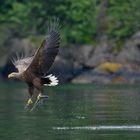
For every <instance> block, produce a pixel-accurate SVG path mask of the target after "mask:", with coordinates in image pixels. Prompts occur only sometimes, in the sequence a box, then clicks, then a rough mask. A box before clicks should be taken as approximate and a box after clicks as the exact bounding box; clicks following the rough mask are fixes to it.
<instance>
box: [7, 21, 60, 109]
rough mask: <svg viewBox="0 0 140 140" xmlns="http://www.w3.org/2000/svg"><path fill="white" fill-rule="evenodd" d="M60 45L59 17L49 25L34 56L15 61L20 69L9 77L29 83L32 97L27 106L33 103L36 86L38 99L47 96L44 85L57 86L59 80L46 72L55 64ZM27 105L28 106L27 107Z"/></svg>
mask: <svg viewBox="0 0 140 140" xmlns="http://www.w3.org/2000/svg"><path fill="white" fill-rule="evenodd" d="M59 46H60V26H59V22H58V20H57V19H55V20H53V21H52V22H50V25H49V26H48V35H47V37H46V38H45V39H44V40H43V42H42V44H41V46H40V47H39V48H38V50H37V51H36V53H35V55H34V56H32V57H24V58H19V59H17V60H14V61H13V64H14V65H15V67H16V68H17V69H18V73H15V72H13V73H11V74H9V75H8V77H9V78H17V79H19V80H22V81H24V82H26V83H27V85H28V90H29V94H30V98H29V100H28V103H27V106H29V105H30V104H31V103H32V100H31V98H32V96H33V94H34V88H36V89H37V90H38V91H39V95H38V97H37V101H36V103H37V102H38V101H40V99H43V98H47V96H45V95H43V85H49V86H55V85H57V84H58V80H57V78H56V77H55V76H53V75H48V76H46V73H47V72H48V70H49V69H50V67H51V65H52V64H53V62H54V60H55V57H56V55H57V53H58V51H59ZM27 106H26V107H27Z"/></svg>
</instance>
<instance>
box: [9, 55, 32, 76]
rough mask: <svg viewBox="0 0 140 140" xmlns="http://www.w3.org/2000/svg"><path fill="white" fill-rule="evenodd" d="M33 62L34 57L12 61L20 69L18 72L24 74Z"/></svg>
mask: <svg viewBox="0 0 140 140" xmlns="http://www.w3.org/2000/svg"><path fill="white" fill-rule="evenodd" d="M32 60H33V56H32V57H26V58H19V59H17V60H16V59H14V60H13V61H12V63H13V64H14V66H15V67H16V68H17V69H18V72H19V73H22V72H24V71H26V69H27V68H28V66H29V65H30V63H31V62H32Z"/></svg>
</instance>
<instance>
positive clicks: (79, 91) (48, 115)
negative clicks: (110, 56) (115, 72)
mask: <svg viewBox="0 0 140 140" xmlns="http://www.w3.org/2000/svg"><path fill="white" fill-rule="evenodd" d="M45 92H46V93H47V94H48V95H49V99H48V101H47V102H46V103H45V104H44V105H42V106H40V107H39V108H37V109H36V110H35V111H33V112H27V111H26V110H24V105H25V103H26V101H27V97H28V94H27V91H26V87H25V86H24V85H21V84H13V83H12V84H4V83H3V85H1V86H0V140H1V139H2V140H12V139H13V140H19V139H20V140H40V139H42V140H46V139H47V140H63V139H64V140H67V139H68V140H85V139H105V140H112V139H113V140H118V139H119V140H124V139H126V138H127V139H131V140H132V139H135V140H137V139H138V140H139V139H140V133H139V131H140V93H139V92H140V88H139V86H134V85H133V86H129V85H119V86H118V85H116V86H114V85H112V86H102V85H66V86H59V87H56V88H47V89H46V90H45Z"/></svg>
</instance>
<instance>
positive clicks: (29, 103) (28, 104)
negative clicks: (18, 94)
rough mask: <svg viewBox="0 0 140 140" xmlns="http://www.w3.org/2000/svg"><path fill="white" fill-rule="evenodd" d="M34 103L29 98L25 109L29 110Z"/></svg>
mask: <svg viewBox="0 0 140 140" xmlns="http://www.w3.org/2000/svg"><path fill="white" fill-rule="evenodd" d="M32 103H33V101H32V99H31V98H29V100H28V101H27V104H26V105H25V109H26V108H28V107H29V106H30V105H31V104H32Z"/></svg>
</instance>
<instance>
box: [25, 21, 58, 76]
mask: <svg viewBox="0 0 140 140" xmlns="http://www.w3.org/2000/svg"><path fill="white" fill-rule="evenodd" d="M48 29H49V31H48V35H47V37H46V38H45V39H44V40H43V42H42V44H41V46H40V47H39V48H38V50H37V51H36V53H35V55H34V58H33V60H32V62H31V64H30V65H29V67H28V69H27V71H30V72H33V73H34V74H37V75H40V76H43V75H45V74H46V73H47V71H48V70H49V69H50V67H51V65H52V64H53V62H54V60H55V57H56V55H57V53H58V51H59V46H60V26H59V22H58V20H57V19H55V20H53V21H52V22H50V25H49V27H48Z"/></svg>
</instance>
